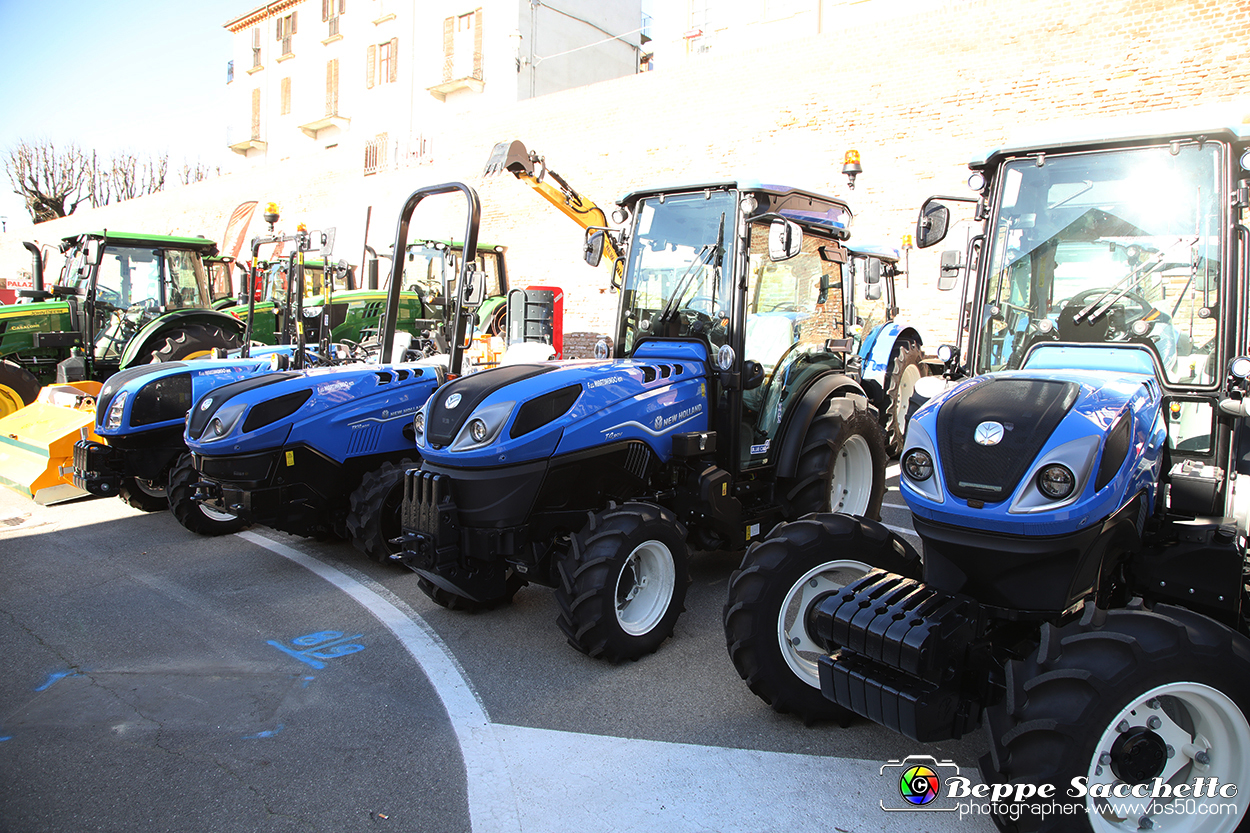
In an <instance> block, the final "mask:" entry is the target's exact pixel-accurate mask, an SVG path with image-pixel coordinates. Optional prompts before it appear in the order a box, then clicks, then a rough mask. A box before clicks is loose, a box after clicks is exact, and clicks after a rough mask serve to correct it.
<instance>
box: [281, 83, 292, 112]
mask: <svg viewBox="0 0 1250 833" xmlns="http://www.w3.org/2000/svg"><path fill="white" fill-rule="evenodd" d="M280 115H283V116H289V115H291V79H290V78H283V79H282V106H281V110H280Z"/></svg>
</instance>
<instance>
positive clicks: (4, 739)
mask: <svg viewBox="0 0 1250 833" xmlns="http://www.w3.org/2000/svg"><path fill="white" fill-rule="evenodd" d="M6 740H13V736H12V735H6V736H4V737H2V738H0V743H4V742H5V741H6Z"/></svg>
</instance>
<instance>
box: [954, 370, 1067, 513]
mask: <svg viewBox="0 0 1250 833" xmlns="http://www.w3.org/2000/svg"><path fill="white" fill-rule="evenodd" d="M1079 390H1080V387H1079V386H1078V385H1077V384H1076V383H1074V382H1059V381H1050V380H1041V379H988V380H986V381H984V382H981V383H980V384H978V385H973V386H972V387H969V388H967V389H966V390H964V391H963V392H962V393H959V394H957V395H955V396H953V397H951V398H950V399H949V400H947V402H946V403H945V404H943V405H942V409H941V411H939V412H938V418H937V434H938V452H939V453H940V454H941V455H942V470H943V472H944V475H945V478H946V488H947V489H949V490H950V492H951V494H953V495H955V496H956V497H961V498H963V499H964V500H984V501H987V502H992V503H997V502H999V501H1002V500H1006V499H1007V498H1008V497H1010V496H1011V494H1012V492H1014V491H1015V489H1016V486H1017V485H1019V483H1020V478H1021V477H1023V476H1024V473H1025V471H1026V470H1027V469H1028V467H1029V465H1030V464H1031V463H1032V462H1033V459H1034V458H1035V457H1036V456H1037V453H1038V452H1039V451H1041V450H1042V446H1043V445H1045V444H1046V441H1047V440H1048V439H1049V438H1050V435H1051V434H1052V433H1053V432H1054V430H1055V428H1056V427H1057V426H1058V425H1059V422H1060V421H1061V420H1062V419H1063V417H1064V415H1065V414H1067V412H1068V410H1069V409H1070V408H1071V407H1072V405H1073V403H1075V402H1076V397H1077V393H1078V391H1079ZM984 422H997V423H1000V424H1001V425H1002V426H1003V429H1004V430H1003V438H1002V441H1001V442H999V443H997V444H996V445H981V444H979V443H977V442H976V440H975V439H974V435H975V432H976V429H977V426H978V425H980V424H982V423H984Z"/></svg>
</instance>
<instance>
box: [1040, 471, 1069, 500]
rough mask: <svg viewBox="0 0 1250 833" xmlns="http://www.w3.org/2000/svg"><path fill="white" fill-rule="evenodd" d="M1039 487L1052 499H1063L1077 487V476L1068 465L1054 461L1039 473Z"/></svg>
mask: <svg viewBox="0 0 1250 833" xmlns="http://www.w3.org/2000/svg"><path fill="white" fill-rule="evenodd" d="M1037 488H1039V489H1041V491H1042V494H1044V495H1046V497H1048V498H1050V499H1051V500H1063V499H1064V498H1065V497H1067V496H1068V495H1070V494H1072V490H1073V489H1074V488H1076V476H1075V475H1074V474H1072V471H1071V470H1070V469H1069V468H1068V467H1067V466H1061V465H1059V464H1058V463H1052V464H1051V465H1049V466H1046V467H1045V468H1043V469H1042V470H1041V471H1039V472H1038V473H1037Z"/></svg>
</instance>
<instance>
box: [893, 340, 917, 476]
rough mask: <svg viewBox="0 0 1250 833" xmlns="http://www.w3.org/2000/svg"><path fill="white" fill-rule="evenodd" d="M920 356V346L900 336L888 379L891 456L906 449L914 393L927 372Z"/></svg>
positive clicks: (895, 347)
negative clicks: (904, 441)
mask: <svg viewBox="0 0 1250 833" xmlns="http://www.w3.org/2000/svg"><path fill="white" fill-rule="evenodd" d="M920 356H921V353H920V345H919V344H917V343H916V342H914V341H911V340H910V339H899V340H898V343H896V344H895V345H894V352H893V354H892V355H891V356H890V370H889V373H888V374H887V375H886V381H885V448H886V451H887V452H888V453H889V454H890V456H896V455H898V454H899V453H901V452H902V450H903V437H904V436H906V434H907V411H908V409H909V408H910V407H911V393H912V391H913V390H915V389H916V382H917V381H918V380H919V379H920V377H921V376H923V375H924V371H923V370H922V369H921V367H920Z"/></svg>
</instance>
